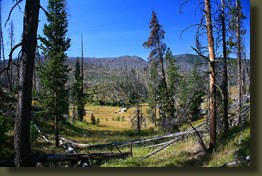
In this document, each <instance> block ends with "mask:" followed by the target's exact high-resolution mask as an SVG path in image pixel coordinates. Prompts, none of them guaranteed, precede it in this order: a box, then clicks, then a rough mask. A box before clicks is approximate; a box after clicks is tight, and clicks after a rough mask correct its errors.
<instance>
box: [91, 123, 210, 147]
mask: <svg viewBox="0 0 262 176" xmlns="http://www.w3.org/2000/svg"><path fill="white" fill-rule="evenodd" d="M205 123H206V122H203V123H201V124H199V125H198V126H196V127H195V128H196V129H199V128H200V127H201V126H203V125H204V124H205ZM194 133H195V131H194V130H192V129H191V130H185V131H180V132H177V133H173V134H168V135H165V136H159V137H153V138H148V139H140V140H133V141H124V142H117V143H108V144H95V145H88V146H87V148H92V147H106V146H115V145H117V146H126V145H130V144H131V143H132V144H141V143H146V142H155V141H159V140H161V139H168V138H176V137H179V136H184V135H188V134H194Z"/></svg>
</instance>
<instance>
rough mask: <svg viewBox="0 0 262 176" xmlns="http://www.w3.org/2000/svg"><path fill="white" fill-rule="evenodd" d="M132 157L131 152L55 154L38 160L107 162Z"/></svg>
mask: <svg viewBox="0 0 262 176" xmlns="http://www.w3.org/2000/svg"><path fill="white" fill-rule="evenodd" d="M129 155H130V153H129V152H125V153H86V154H55V155H46V156H44V157H42V158H39V159H38V160H39V161H40V162H42V163H44V162H60V161H79V160H81V161H82V160H84V161H85V160H89V159H91V160H98V161H107V160H111V159H120V158H122V159H123V158H126V157H128V156H129Z"/></svg>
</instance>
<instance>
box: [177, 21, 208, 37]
mask: <svg viewBox="0 0 262 176" xmlns="http://www.w3.org/2000/svg"><path fill="white" fill-rule="evenodd" d="M194 26H203V25H201V24H192V25H190V26H188V27H187V28H185V29H183V30H182V32H181V33H180V39H182V35H183V33H184V32H185V31H186V30H188V29H190V28H191V27H194Z"/></svg>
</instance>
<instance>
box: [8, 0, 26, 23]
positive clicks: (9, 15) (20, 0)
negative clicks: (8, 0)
mask: <svg viewBox="0 0 262 176" xmlns="http://www.w3.org/2000/svg"><path fill="white" fill-rule="evenodd" d="M20 2H22V0H19V1H17V2H16V3H15V5H14V6H13V7H12V8H11V10H10V12H9V14H8V18H7V20H6V22H5V27H6V24H7V22H8V21H9V20H10V17H11V14H12V11H13V10H14V8H15V7H16V6H17V5H18V4H19V3H20Z"/></svg>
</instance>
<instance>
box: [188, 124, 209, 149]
mask: <svg viewBox="0 0 262 176" xmlns="http://www.w3.org/2000/svg"><path fill="white" fill-rule="evenodd" d="M188 123H189V125H190V126H191V127H192V128H193V130H194V131H195V132H196V135H197V141H198V143H199V145H200V146H201V148H202V150H203V151H204V152H205V153H207V148H206V146H205V143H204V141H203V139H202V137H201V136H200V134H199V133H198V131H197V129H196V128H195V127H194V126H193V125H192V124H191V123H190V122H188Z"/></svg>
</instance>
